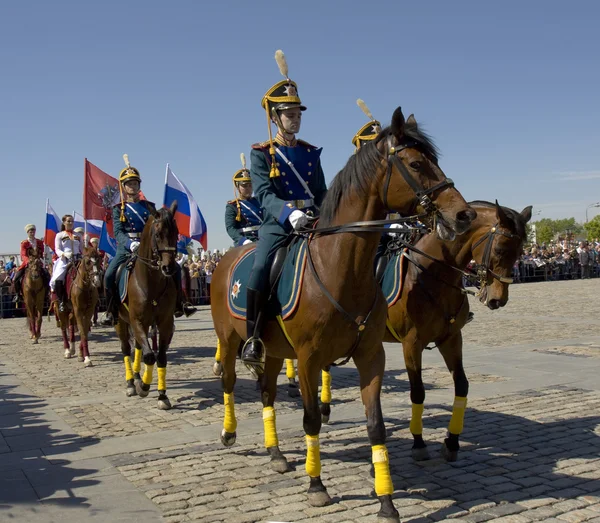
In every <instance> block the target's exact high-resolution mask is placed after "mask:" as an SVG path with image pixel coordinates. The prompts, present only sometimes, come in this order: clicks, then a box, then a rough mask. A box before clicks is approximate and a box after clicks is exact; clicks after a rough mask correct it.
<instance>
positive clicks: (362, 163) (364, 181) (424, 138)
mask: <svg viewBox="0 0 600 523" xmlns="http://www.w3.org/2000/svg"><path fill="white" fill-rule="evenodd" d="M391 134H392V130H391V127H386V128H385V129H383V130H382V131H381V132H380V133H379V135H378V136H377V138H376V139H375V140H371V141H370V142H369V143H367V144H365V145H363V146H362V147H361V148H360V149H358V150H357V151H356V153H355V154H353V155H352V156H351V157H350V158H349V159H348V162H347V163H346V165H345V166H344V167H343V168H342V170H341V171H339V172H338V173H337V174H336V176H335V178H334V179H333V181H332V182H331V185H330V186H329V189H328V190H327V194H326V195H325V198H324V200H323V203H322V205H321V214H320V220H319V227H327V226H329V225H330V224H331V222H332V220H333V218H334V216H335V213H336V212H337V210H338V208H339V206H340V204H341V203H342V200H343V198H344V196H346V195H347V194H348V193H350V192H351V193H356V194H357V195H358V196H359V197H366V196H367V195H368V192H369V187H370V186H371V184H372V182H373V178H374V177H375V174H376V173H377V168H378V167H379V163H380V161H381V153H380V152H379V149H377V144H378V143H379V142H380V141H381V140H383V139H385V138H387V137H388V136H390V135H391ZM403 136H404V137H405V138H406V139H409V140H411V141H414V142H416V143H417V144H418V146H419V147H418V148H419V149H420V150H421V152H422V153H423V154H425V155H426V156H428V157H430V158H431V159H432V160H434V161H435V163H437V161H438V157H439V150H438V148H437V146H436V145H435V143H434V142H433V139H432V138H431V137H430V136H429V135H428V134H427V133H425V132H423V131H421V130H420V129H419V127H418V125H417V124H416V123H408V122H407V123H405V124H404V127H403Z"/></svg>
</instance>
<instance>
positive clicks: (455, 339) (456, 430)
mask: <svg viewBox="0 0 600 523" xmlns="http://www.w3.org/2000/svg"><path fill="white" fill-rule="evenodd" d="M438 347H439V349H440V352H441V354H442V356H443V358H444V361H445V362H446V366H447V367H448V370H449V371H450V372H451V373H452V379H453V380H454V405H453V407H452V417H451V418H450V423H449V424H448V437H447V438H446V439H445V440H444V444H443V445H442V455H443V456H444V459H445V460H446V461H456V459H457V458H458V450H459V448H460V445H459V443H458V438H459V436H460V434H461V432H462V431H463V424H464V419H465V409H466V408H467V395H468V394H469V380H468V379H467V376H466V374H465V369H464V368H463V357H462V333H461V332H458V333H457V334H455V335H454V336H451V337H449V338H447V339H446V340H444V341H443V342H441V343H438Z"/></svg>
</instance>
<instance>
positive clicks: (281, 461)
mask: <svg viewBox="0 0 600 523" xmlns="http://www.w3.org/2000/svg"><path fill="white" fill-rule="evenodd" d="M286 361H292V360H286ZM282 366H283V360H281V359H279V358H270V357H269V356H267V357H266V359H265V371H264V374H263V376H262V380H261V399H262V403H263V424H264V430H265V448H266V449H267V452H268V453H269V456H271V468H272V469H273V470H275V471H276V472H282V473H283V472H288V471H289V470H291V468H290V466H289V464H288V462H287V459H286V458H285V456H284V455H283V454H282V453H281V450H279V439H278V437H277V427H276V424H275V408H274V407H273V405H274V404H275V396H276V394H277V376H278V375H279V373H280V372H281V367H282Z"/></svg>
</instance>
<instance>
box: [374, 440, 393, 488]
mask: <svg viewBox="0 0 600 523" xmlns="http://www.w3.org/2000/svg"><path fill="white" fill-rule="evenodd" d="M371 448H372V450H373V467H374V468H375V493H376V494H377V495H378V496H391V495H392V494H393V493H394V485H393V484H392V476H391V475H390V458H389V457H388V451H387V448H386V447H385V445H373V447H371Z"/></svg>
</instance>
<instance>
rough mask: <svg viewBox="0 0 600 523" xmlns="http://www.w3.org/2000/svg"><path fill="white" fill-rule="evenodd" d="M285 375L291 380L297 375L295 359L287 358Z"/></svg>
mask: <svg viewBox="0 0 600 523" xmlns="http://www.w3.org/2000/svg"><path fill="white" fill-rule="evenodd" d="M285 375H286V376H287V377H288V379H289V380H292V379H294V378H295V377H296V369H295V368H294V360H285Z"/></svg>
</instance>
